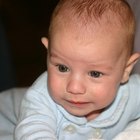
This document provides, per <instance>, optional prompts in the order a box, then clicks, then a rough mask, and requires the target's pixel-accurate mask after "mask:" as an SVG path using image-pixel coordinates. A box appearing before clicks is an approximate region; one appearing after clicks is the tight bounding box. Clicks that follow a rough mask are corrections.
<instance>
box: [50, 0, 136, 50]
mask: <svg viewBox="0 0 140 140" xmlns="http://www.w3.org/2000/svg"><path fill="white" fill-rule="evenodd" d="M102 19H105V20H106V24H111V25H114V26H113V27H114V28H118V27H120V26H121V27H122V28H123V29H124V30H125V32H126V35H127V43H128V44H127V45H128V47H129V48H130V52H132V49H133V47H132V46H133V43H134V31H135V19H134V15H133V12H132V10H131V8H130V6H129V5H128V3H127V2H126V1H125V0H60V1H59V2H58V5H57V6H56V8H55V10H54V12H53V15H52V20H51V24H50V28H49V34H50V33H51V31H52V29H53V28H54V26H55V25H57V23H59V22H60V23H62V24H65V25H66V24H69V22H70V21H71V22H73V21H76V22H74V23H76V26H77V24H78V25H80V24H81V25H82V26H83V25H84V26H85V27H86V26H89V23H93V24H96V23H100V22H102V21H103V20H102ZM56 21H57V23H55V22H56ZM77 21H78V22H77ZM93 24H92V25H93ZM54 31H55V30H54Z"/></svg>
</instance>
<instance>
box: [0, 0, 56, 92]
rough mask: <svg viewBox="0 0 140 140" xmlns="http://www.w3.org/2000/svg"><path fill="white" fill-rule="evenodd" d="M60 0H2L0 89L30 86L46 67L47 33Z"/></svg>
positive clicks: (0, 5) (0, 13) (0, 4)
mask: <svg viewBox="0 0 140 140" xmlns="http://www.w3.org/2000/svg"><path fill="white" fill-rule="evenodd" d="M57 2H58V0H0V91H2V90H5V89H8V88H12V87H25V86H30V85H31V84H32V83H33V81H34V80H35V79H36V78H37V77H38V76H39V75H40V74H41V73H42V72H44V71H45V70H46V49H45V48H44V46H43V45H42V44H41V41H40V39H41V37H42V36H44V35H46V33H47V30H48V26H49V21H50V16H51V13H52V11H53V9H54V7H55V6H56V4H57Z"/></svg>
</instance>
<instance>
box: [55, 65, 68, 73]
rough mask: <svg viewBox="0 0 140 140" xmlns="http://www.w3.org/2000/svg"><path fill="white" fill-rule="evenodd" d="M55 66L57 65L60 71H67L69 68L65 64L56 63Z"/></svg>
mask: <svg viewBox="0 0 140 140" xmlns="http://www.w3.org/2000/svg"><path fill="white" fill-rule="evenodd" d="M57 67H58V70H59V71H60V72H68V71H69V68H68V67H67V66H65V65H57Z"/></svg>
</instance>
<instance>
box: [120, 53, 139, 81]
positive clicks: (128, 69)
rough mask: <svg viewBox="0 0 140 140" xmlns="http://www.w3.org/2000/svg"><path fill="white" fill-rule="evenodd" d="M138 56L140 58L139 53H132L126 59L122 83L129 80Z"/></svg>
mask: <svg viewBox="0 0 140 140" xmlns="http://www.w3.org/2000/svg"><path fill="white" fill-rule="evenodd" d="M139 58H140V53H134V54H132V55H131V57H130V58H129V59H128V61H127V64H126V67H125V70H124V74H123V77H122V81H121V83H122V84H123V83H125V82H127V81H128V80H129V76H130V73H131V71H132V69H133V67H134V66H135V64H136V63H137V61H138V59H139Z"/></svg>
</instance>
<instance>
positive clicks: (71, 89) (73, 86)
mask: <svg viewBox="0 0 140 140" xmlns="http://www.w3.org/2000/svg"><path fill="white" fill-rule="evenodd" d="M84 83H85V82H84V80H83V79H82V78H76V77H71V78H70V79H69V81H68V84H67V88H66V90H67V92H68V93H71V94H84V93H85V92H86V87H85V84H84Z"/></svg>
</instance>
